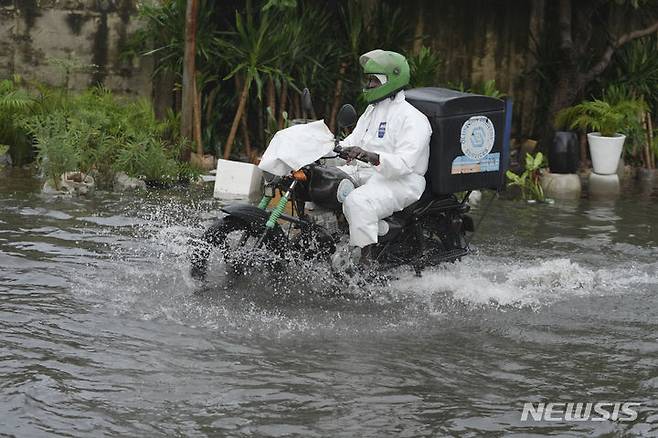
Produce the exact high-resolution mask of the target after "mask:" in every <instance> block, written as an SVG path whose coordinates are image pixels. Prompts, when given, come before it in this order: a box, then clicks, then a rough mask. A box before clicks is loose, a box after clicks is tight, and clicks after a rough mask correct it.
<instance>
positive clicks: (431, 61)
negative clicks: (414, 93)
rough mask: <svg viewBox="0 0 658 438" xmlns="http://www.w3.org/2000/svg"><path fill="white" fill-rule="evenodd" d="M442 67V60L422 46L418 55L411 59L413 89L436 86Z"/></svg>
mask: <svg viewBox="0 0 658 438" xmlns="http://www.w3.org/2000/svg"><path fill="white" fill-rule="evenodd" d="M440 66H441V58H439V56H438V55H437V54H436V53H434V52H433V51H432V49H430V48H429V47H425V46H422V47H421V48H420V50H419V51H418V53H417V54H415V55H413V56H410V57H409V68H410V70H411V87H412V88H416V87H431V86H432V85H435V83H436V79H437V76H438V74H439V67H440Z"/></svg>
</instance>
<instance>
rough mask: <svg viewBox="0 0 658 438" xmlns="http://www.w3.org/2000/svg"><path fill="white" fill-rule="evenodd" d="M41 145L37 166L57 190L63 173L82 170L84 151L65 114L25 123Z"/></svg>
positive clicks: (37, 143)
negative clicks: (77, 142)
mask: <svg viewBox="0 0 658 438" xmlns="http://www.w3.org/2000/svg"><path fill="white" fill-rule="evenodd" d="M24 126H25V128H26V129H27V130H28V132H29V133H30V134H31V135H32V136H33V138H34V140H35V143H36V145H37V163H38V164H39V168H40V169H41V170H42V172H43V174H44V176H45V177H46V179H49V180H50V181H51V183H52V184H53V186H54V187H55V188H56V189H59V182H60V181H59V180H60V177H61V175H62V174H63V173H65V172H70V171H74V170H77V169H78V166H79V160H80V152H79V150H78V148H77V145H76V141H75V137H74V136H73V135H71V134H70V132H71V131H70V130H69V129H68V126H67V120H66V116H65V115H64V114H63V113H61V112H53V113H50V114H48V115H45V116H44V115H39V116H35V117H32V118H30V119H29V120H28V121H26V122H25V124H24Z"/></svg>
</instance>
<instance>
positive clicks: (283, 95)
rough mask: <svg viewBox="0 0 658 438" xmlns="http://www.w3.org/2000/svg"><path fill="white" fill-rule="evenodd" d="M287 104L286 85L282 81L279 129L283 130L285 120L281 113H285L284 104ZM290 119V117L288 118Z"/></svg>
mask: <svg viewBox="0 0 658 438" xmlns="http://www.w3.org/2000/svg"><path fill="white" fill-rule="evenodd" d="M287 103H288V84H287V83H286V82H285V81H284V82H283V84H281V97H280V98H279V129H283V128H285V126H284V124H285V120H284V119H283V113H284V112H285V111H286V104H287ZM288 119H290V117H288Z"/></svg>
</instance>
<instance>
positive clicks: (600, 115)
mask: <svg viewBox="0 0 658 438" xmlns="http://www.w3.org/2000/svg"><path fill="white" fill-rule="evenodd" d="M644 109H645V104H644V102H643V101H640V100H630V99H629V100H622V101H619V102H617V103H614V104H610V103H608V102H606V101H603V100H593V101H585V102H583V103H581V104H578V105H575V106H572V107H569V108H565V109H563V110H562V111H560V112H559V113H558V114H557V117H556V120H555V123H556V125H558V126H563V127H565V126H566V127H568V128H571V129H581V130H583V131H592V132H589V133H588V134H587V142H588V143H589V150H590V155H591V157H592V167H593V168H594V173H598V174H599V175H610V174H613V173H616V172H617V166H618V164H619V158H620V157H621V152H622V149H623V147H624V140H625V139H626V135H624V134H623V133H622V132H627V131H628V130H629V129H630V128H632V127H633V126H635V125H637V124H638V123H639V117H640V114H641V113H642V111H643V110H644Z"/></svg>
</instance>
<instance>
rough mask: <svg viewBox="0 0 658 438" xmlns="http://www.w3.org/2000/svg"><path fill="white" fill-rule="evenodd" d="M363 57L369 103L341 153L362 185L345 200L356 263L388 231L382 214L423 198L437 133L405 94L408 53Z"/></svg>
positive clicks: (337, 261) (347, 169)
mask: <svg viewBox="0 0 658 438" xmlns="http://www.w3.org/2000/svg"><path fill="white" fill-rule="evenodd" d="M359 63H360V64H361V67H362V68H363V72H364V74H365V75H366V85H365V88H364V89H363V96H364V98H365V100H366V101H367V102H368V103H369V105H368V107H367V108H366V110H365V112H364V113H363V114H362V115H361V117H360V118H359V120H358V122H357V124H356V126H355V128H354V130H353V132H352V133H351V134H350V135H349V136H347V138H345V139H344V140H343V141H342V142H341V146H342V147H343V152H342V154H341V155H342V156H343V157H344V158H346V160H347V165H345V166H342V167H341V169H342V170H343V171H345V172H346V173H348V174H349V175H350V176H352V178H353V179H354V181H355V182H356V185H357V188H356V189H354V190H353V191H352V192H351V193H350V194H349V195H348V196H347V198H346V199H345V201H344V203H343V213H344V214H345V217H346V218H347V221H348V223H349V229H350V238H349V245H350V250H349V253H350V257H351V259H352V260H351V261H352V263H355V262H358V260H359V259H360V257H361V248H365V247H367V246H368V245H371V244H374V243H377V239H378V236H380V235H384V234H386V231H388V227H387V224H386V223H385V222H384V221H382V219H384V218H386V217H388V216H390V215H392V214H393V213H394V212H396V211H400V210H402V209H403V208H405V207H407V206H408V205H411V204H412V203H414V202H415V201H417V200H418V199H420V197H421V195H422V194H423V191H424V190H425V177H424V175H425V172H426V171H427V165H428V161H429V153H430V151H429V141H430V136H431V135H432V128H431V127H430V123H429V121H428V120H427V117H425V115H423V114H422V113H421V112H420V111H418V110H417V109H416V108H414V107H413V106H412V105H411V104H410V103H408V102H407V101H406V100H405V95H404V90H403V88H404V87H405V86H406V85H408V84H409V64H408V63H407V60H406V58H405V57H404V56H402V55H400V54H399V53H396V52H391V51H385V50H380V49H376V50H372V51H370V52H368V53H365V54H363V55H361V57H360V58H359ZM357 159H358V160H362V161H357ZM363 161H366V162H367V163H368V164H366V163H363ZM341 258H343V260H341ZM333 261H334V266H335V267H338V266H344V265H345V261H344V257H341V255H340V254H337V255H336V257H335V258H334V260H333ZM337 265H338V266H337Z"/></svg>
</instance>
